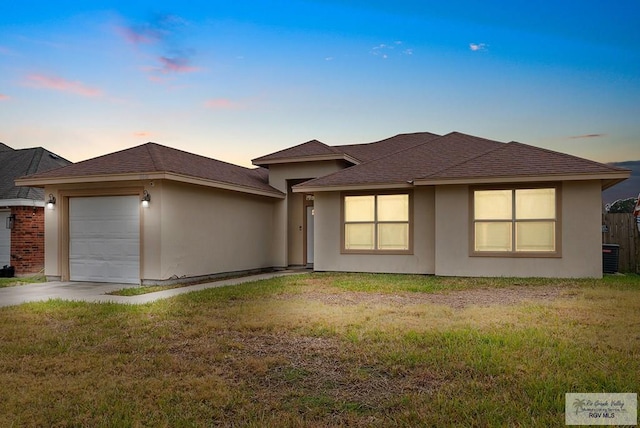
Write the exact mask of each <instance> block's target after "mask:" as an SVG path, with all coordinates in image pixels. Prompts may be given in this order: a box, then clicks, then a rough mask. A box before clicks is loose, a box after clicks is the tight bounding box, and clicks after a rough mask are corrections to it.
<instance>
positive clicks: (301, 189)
mask: <svg viewBox="0 0 640 428" xmlns="http://www.w3.org/2000/svg"><path fill="white" fill-rule="evenodd" d="M412 187H413V185H412V184H411V183H409V182H404V183H376V184H349V185H345V184H339V185H335V186H313V185H311V186H305V185H303V184H299V185H297V186H293V187H292V188H291V190H292V191H293V193H315V192H342V191H360V190H389V189H409V188H412Z"/></svg>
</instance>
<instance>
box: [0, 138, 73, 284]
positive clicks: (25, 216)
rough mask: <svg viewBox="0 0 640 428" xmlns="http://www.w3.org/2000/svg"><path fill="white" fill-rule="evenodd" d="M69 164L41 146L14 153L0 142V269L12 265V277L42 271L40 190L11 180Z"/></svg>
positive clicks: (42, 213) (41, 194) (42, 206)
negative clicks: (22, 185) (13, 271)
mask: <svg viewBox="0 0 640 428" xmlns="http://www.w3.org/2000/svg"><path fill="white" fill-rule="evenodd" d="M70 163H71V162H69V161H68V160H66V159H63V158H61V157H60V156H58V155H56V154H54V153H51V152H49V151H47V150H45V149H43V148H42V147H36V148H32V149H20V150H14V149H12V148H11V147H9V146H7V145H5V144H2V143H0V268H1V267H3V266H5V265H8V266H13V267H14V269H15V274H16V275H26V274H32V273H37V272H40V271H42V270H43V269H44V204H45V202H44V190H43V189H41V188H37V187H17V186H16V185H15V183H14V181H15V179H16V178H18V177H22V176H24V175H29V174H36V173H39V172H44V171H49V170H51V169H54V168H59V167H62V166H66V165H69V164H70Z"/></svg>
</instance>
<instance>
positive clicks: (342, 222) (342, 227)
mask: <svg viewBox="0 0 640 428" xmlns="http://www.w3.org/2000/svg"><path fill="white" fill-rule="evenodd" d="M387 195H407V196H408V198H409V208H408V209H409V213H408V214H409V216H408V220H407V221H406V222H404V221H378V196H387ZM348 196H373V197H374V220H373V222H346V221H345V198H346V197H348ZM350 223H351V224H358V223H361V224H364V223H366V224H369V223H373V229H374V243H375V246H376V247H377V246H378V225H379V224H405V223H408V234H409V236H408V248H407V249H406V250H380V249H377V248H374V249H372V250H363V249H347V248H345V225H346V224H350ZM340 254H389V255H401V254H408V255H412V254H413V191H411V190H395V191H394V190H390V191H379V192H341V193H340Z"/></svg>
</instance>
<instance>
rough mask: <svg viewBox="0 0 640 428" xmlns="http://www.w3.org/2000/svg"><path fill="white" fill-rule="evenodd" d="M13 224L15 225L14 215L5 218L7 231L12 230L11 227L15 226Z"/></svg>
mask: <svg viewBox="0 0 640 428" xmlns="http://www.w3.org/2000/svg"><path fill="white" fill-rule="evenodd" d="M15 224H16V215H15V214H11V215H10V216H9V217H7V224H6V227H7V229H13V226H15Z"/></svg>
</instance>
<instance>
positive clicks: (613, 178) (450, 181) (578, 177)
mask: <svg viewBox="0 0 640 428" xmlns="http://www.w3.org/2000/svg"><path fill="white" fill-rule="evenodd" d="M629 176H630V173H628V172H611V173H602V174H547V175H526V176H502V177H461V178H420V179H416V180H415V181H414V183H415V185H416V186H437V185H455V184H495V183H535V182H543V181H544V182H548V181H586V180H600V181H601V182H602V190H604V189H606V188H609V187H611V186H613V185H615V184H617V183H620V182H621V181H624V180H626V179H627V178H629Z"/></svg>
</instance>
